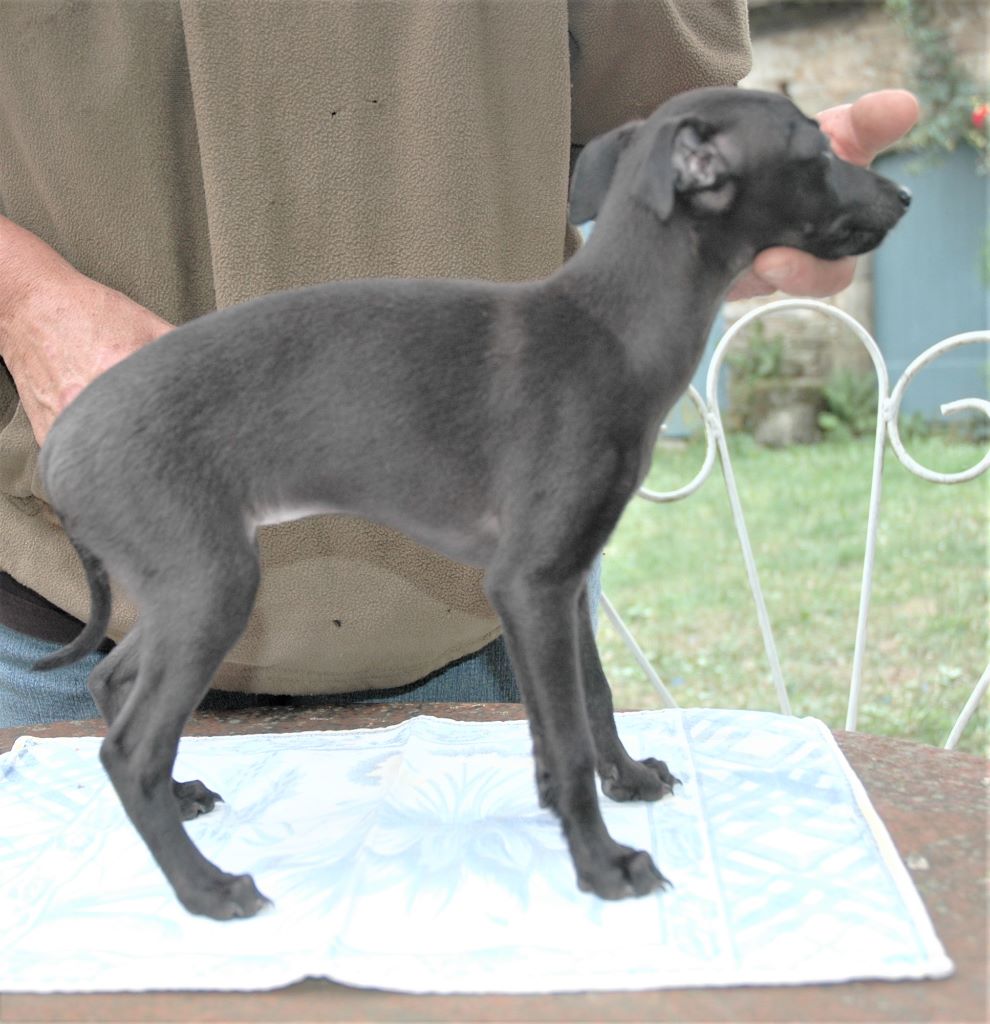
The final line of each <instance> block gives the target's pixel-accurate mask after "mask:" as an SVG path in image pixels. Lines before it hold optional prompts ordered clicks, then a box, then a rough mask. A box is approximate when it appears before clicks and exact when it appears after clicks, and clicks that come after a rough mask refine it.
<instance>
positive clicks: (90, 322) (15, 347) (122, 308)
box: [0, 217, 172, 443]
mask: <svg viewBox="0 0 990 1024" xmlns="http://www.w3.org/2000/svg"><path fill="white" fill-rule="evenodd" d="M171 326H172V325H171V324H169V323H167V322H166V321H165V320H163V319H162V318H161V317H159V316H157V315H156V314H154V313H153V312H151V310H148V309H145V308H144V307H143V306H139V305H138V304H137V303H135V302H133V301H132V300H131V299H129V298H127V296H125V295H122V294H121V293H120V292H118V291H115V290H114V289H112V288H108V287H107V286H106V285H103V284H100V282H98V281H94V280H93V279H92V278H89V277H86V276H85V275H84V274H80V273H79V272H78V271H77V270H76V269H75V268H74V267H72V266H71V264H69V263H68V262H67V261H66V260H65V259H63V258H62V257H61V256H60V255H59V254H58V253H57V252H56V251H55V250H54V249H52V248H51V247H50V246H49V245H47V244H46V243H45V242H43V241H42V240H41V239H40V238H38V237H37V236H36V235H34V234H32V233H31V232H30V231H27V230H25V229H24V228H22V227H19V226H18V225H17V224H14V223H13V222H12V221H10V220H8V219H7V218H4V217H0V358H2V359H3V362H4V363H5V365H6V367H7V370H8V372H9V373H10V375H11V377H12V378H13V380H14V384H15V385H16V387H17V391H18V395H19V396H20V399H21V402H22V403H23V405H24V410H25V412H26V413H27V416H28V419H29V421H30V423H31V426H32V428H33V430H34V433H35V437H36V438H37V439H38V442H39V443H40V442H41V441H43V440H44V437H45V435H46V434H47V433H48V430H49V428H50V427H51V425H52V423H53V422H54V420H55V417H56V416H57V415H58V414H59V413H60V412H61V411H62V409H64V408H65V406H66V405H68V404H69V402H70V401H72V399H73V398H74V397H75V396H76V395H77V394H78V393H79V392H80V391H81V390H82V389H83V388H84V387H85V386H86V385H87V384H88V383H89V382H90V381H91V380H93V378H94V377H97V376H98V375H99V374H100V373H102V372H103V371H104V370H106V369H109V367H110V366H112V365H113V364H114V363H116V362H119V361H120V360H121V359H123V358H124V357H125V356H127V355H129V354H130V353H131V352H133V351H134V350H135V349H137V348H140V347H141V346H142V345H145V344H147V342H149V341H151V340H153V339H154V338H157V337H158V336H159V335H161V334H164V333H165V332H166V331H168V330H170V329H171Z"/></svg>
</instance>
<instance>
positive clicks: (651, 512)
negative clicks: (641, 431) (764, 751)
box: [598, 435, 990, 753]
mask: <svg viewBox="0 0 990 1024" xmlns="http://www.w3.org/2000/svg"><path fill="white" fill-rule="evenodd" d="M908 447H909V450H910V451H911V454H912V455H914V457H915V458H916V459H917V460H918V461H919V462H920V463H921V464H922V465H924V466H927V467H928V468H930V469H936V470H941V471H955V470H961V469H965V468H968V467H969V466H972V465H974V464H975V463H976V462H978V461H979V459H980V458H981V457H982V456H983V454H984V452H985V451H986V448H985V447H984V446H982V445H973V444H968V443H963V442H956V441H949V440H946V439H942V438H928V439H921V440H918V441H916V442H914V443H913V444H910V445H909V446H908ZM730 450H731V452H732V458H733V466H734V468H735V472H736V478H737V481H738V485H739V489H740V493H741V496H742V502H743V508H744V511H745V513H746V521H747V524H748V526H749V531H750V537H751V539H752V543H753V548H754V552H755V555H756V560H757V565H758V568H759V571H760V579H761V582H762V584H763V591H764V595H765V597H766V602H767V606H768V608H769V612H770V617H771V620H772V623H773V627H774V633H775V636H776V639H777V644H778V649H779V651H780V659H781V663H782V666H783V671H784V677H785V679H786V680H787V684H788V690H789V692H790V697H791V703H792V705H793V710H794V712H795V713H796V714H798V715H814V716H816V717H818V718H821V719H823V720H824V721H826V722H827V723H828V724H829V725H831V726H833V727H840V728H841V727H842V725H843V722H844V718H845V706H846V699H847V695H848V690H849V678H850V675H851V671H852V657H853V645H854V642H855V633H856V615H857V610H858V603H859V587H860V578H861V571H862V560H863V551H864V546H865V542H866V514H867V506H868V501H869V489H870V475H871V466H872V440H871V441H868V442H866V441H848V442H842V443H839V442H836V443H827V444H820V445H815V446H810V447H800V448H790V449H785V450H767V449H763V448H760V447H758V446H757V445H756V444H755V443H753V442H752V441H751V440H750V439H749V438H748V437H746V436H744V435H739V436H735V437H733V438H731V439H730ZM703 455H704V449H703V445H702V444H700V443H684V444H678V443H672V442H670V443H662V444H661V445H660V446H659V447H658V448H657V451H656V453H655V455H654V459H653V468H652V471H651V473H650V476H649V478H648V479H647V486H649V487H651V488H653V489H655V490H670V489H674V488H676V487H680V486H682V485H683V484H685V483H687V482H688V481H689V480H690V479H691V478H693V476H694V475H695V473H696V472H697V470H698V468H699V467H700V466H701V463H702V459H703ZM988 483H990V474H984V476H982V477H979V478H977V479H976V480H974V481H970V482H969V483H965V484H958V485H951V486H950V485H946V484H933V483H929V482H927V481H925V480H921V479H919V478H917V477H915V476H913V475H912V474H910V473H909V472H908V471H907V470H906V469H904V467H903V466H902V465H901V464H900V462H899V461H898V460H897V458H896V456H895V455H894V454H893V452H892V451H890V450H889V449H888V451H887V457H886V464H885V470H884V483H883V501H882V504H881V514H880V532H879V536H878V544H877V556H876V567H875V573H874V587H873V599H872V603H871V614H870V628H869V635H868V643H867V656H866V661H865V667H864V674H863V692H862V700H861V706H860V718H859V728H860V729H861V730H864V731H868V732H874V733H882V734H887V735H893V736H903V737H907V738H912V739H915V740H919V741H922V742H925V743H932V744H937V745H941V744H942V743H943V742H944V741H945V737H946V736H947V734H948V731H949V729H950V728H951V725H952V723H953V722H954V721H955V718H956V716H957V715H958V713H959V711H960V710H961V709H962V706H963V704H964V702H965V700H966V697H967V696H968V695H969V693H970V691H971V689H972V687H973V685H974V684H975V682H976V680H977V679H978V678H979V676H980V673H981V672H982V671H983V669H984V667H985V666H986V663H987V659H988V607H987V597H988V590H987V585H988V561H987V541H988V502H987V497H988ZM604 566H605V567H604V588H605V592H606V593H607V594H608V596H609V598H610V599H611V601H612V603H613V604H614V605H615V607H616V609H617V610H618V611H619V613H620V615H621V616H622V617H623V619H624V621H625V622H626V625H627V626H629V628H630V629H631V631H632V632H633V634H634V636H635V637H636V639H637V641H638V643H639V644H640V646H641V647H642V648H643V650H644V651H645V652H646V654H647V656H648V657H649V658H650V661H651V663H652V664H653V666H654V668H655V669H656V670H657V672H658V673H659V675H660V676H661V678H662V679H663V680H664V682H665V683H666V685H667V686H668V688H669V689H670V690H671V692H672V693H673V695H674V697H675V698H676V700H677V701H678V703H679V704H681V705H682V706H709V707H718V706H722V707H748V708H764V709H768V710H776V707H777V705H776V698H775V695H774V691H773V685H772V683H771V680H770V672H769V668H768V665H767V660H766V656H765V654H764V651H763V642H762V638H761V636H760V631H759V626H758V623H757V619H756V610H755V606H754V604H753V601H752V597H751V595H750V591H749V586H748V583H747V580H746V573H745V568H744V566H743V561H742V555H741V551H740V547H739V542H738V539H737V537H736V532H735V527H734V524H733V522H732V516H731V513H730V510H729V503H728V497H727V495H726V491H725V485H724V483H723V480H722V476H721V472H720V469H719V467H718V465H717V464H716V467H715V469H714V470H713V473H712V475H711V476H710V477H709V479H708V481H707V482H706V483H705V484H704V486H703V487H702V488H701V490H700V491H699V492H697V493H696V494H695V495H693V496H692V497H689V498H687V499H685V500H683V501H680V502H676V503H673V504H668V505H657V504H654V503H651V502H647V501H644V500H642V499H638V498H637V499H636V500H634V501H633V502H632V503H631V504H630V506H629V507H628V509H627V510H626V512H625V515H624V517H623V519H622V521H621V523H620V524H619V527H618V529H617V531H616V533H615V535H614V536H613V537H612V539H611V540H610V542H609V544H608V547H607V548H606V552H605V562H604ZM598 635H599V641H600V644H601V648H602V659H603V662H604V664H605V668H606V671H607V672H608V674H609V678H610V680H611V682H612V687H613V690H614V692H615V703H616V707H618V708H643V707H658V706H660V701H659V698H658V696H657V695H656V693H655V691H654V690H653V688H652V687H651V686H650V684H649V682H648V681H647V680H646V678H645V676H644V675H643V673H642V671H641V670H640V669H639V667H638V666H637V665H636V664H635V662H634V661H633V660H632V658H631V657H630V655H629V654H628V652H627V650H626V648H625V645H624V644H623V643H622V641H621V640H620V639H619V637H618V635H617V634H616V633H615V631H614V629H613V628H612V626H611V624H610V623H609V622H608V621H607V620H606V619H604V617H603V619H602V621H601V623H600V625H599V631H598ZM987 741H988V713H987V702H984V706H983V708H981V710H980V711H979V712H978V713H977V716H976V717H975V718H974V719H973V721H972V722H971V723H970V725H969V728H968V729H967V731H966V733H965V734H964V736H963V739H962V741H961V742H960V744H959V748H960V749H962V750H969V751H978V752H981V753H982V752H985V751H986V748H987Z"/></svg>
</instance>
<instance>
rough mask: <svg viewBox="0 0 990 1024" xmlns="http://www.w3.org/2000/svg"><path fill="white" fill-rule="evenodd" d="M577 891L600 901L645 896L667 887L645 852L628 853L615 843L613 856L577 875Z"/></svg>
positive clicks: (666, 881)
mask: <svg viewBox="0 0 990 1024" xmlns="http://www.w3.org/2000/svg"><path fill="white" fill-rule="evenodd" d="M578 888H580V889H582V890H583V891H584V892H593V893H594V894H595V895H596V896H600V897H601V898H602V899H603V900H621V899H624V898H625V897H626V896H646V895H648V894H649V893H651V892H656V891H657V890H658V889H668V888H670V881H669V880H668V879H666V878H664V876H663V875H662V874H661V873H660V870H659V868H657V866H656V864H654V863H653V858H652V857H651V856H650V855H649V854H648V853H647V852H646V851H645V850H632V849H630V848H629V847H628V846H619V845H618V844H616V853H614V854H613V855H612V856H611V857H608V858H606V859H605V861H604V863H602V864H601V865H600V866H598V867H595V868H594V869H591V870H585V871H583V872H579V873H578Z"/></svg>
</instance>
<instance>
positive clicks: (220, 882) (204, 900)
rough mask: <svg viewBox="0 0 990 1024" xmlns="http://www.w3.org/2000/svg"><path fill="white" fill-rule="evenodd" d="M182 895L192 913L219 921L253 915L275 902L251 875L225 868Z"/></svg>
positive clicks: (185, 904)
mask: <svg viewBox="0 0 990 1024" xmlns="http://www.w3.org/2000/svg"><path fill="white" fill-rule="evenodd" d="M178 895H179V899H180V901H181V902H182V905H183V906H184V907H185V908H186V910H188V911H189V912H190V913H192V914H200V915H202V916H203V917H212V918H214V919H216V920H217V921H229V920H231V919H232V918H235V917H253V916H254V915H255V914H257V913H258V911H259V910H263V909H264V908H265V907H268V906H271V902H272V901H271V900H270V899H268V897H267V896H263V895H262V894H261V893H260V892H259V891H258V887H257V886H256V885H255V884H254V879H253V878H252V877H251V876H250V875H228V874H225V873H224V872H222V871H218V872H217V874H216V877H215V878H212V879H211V880H210V881H209V882H207V883H206V884H204V885H203V886H202V887H198V888H196V889H195V890H190V891H187V892H184V893H179V894H178Z"/></svg>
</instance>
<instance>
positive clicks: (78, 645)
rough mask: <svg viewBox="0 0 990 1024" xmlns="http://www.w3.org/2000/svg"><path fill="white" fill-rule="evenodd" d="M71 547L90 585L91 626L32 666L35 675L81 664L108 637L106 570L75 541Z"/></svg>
mask: <svg viewBox="0 0 990 1024" xmlns="http://www.w3.org/2000/svg"><path fill="white" fill-rule="evenodd" d="M70 539H71V538H70ZM72 545H73V547H74V548H75V549H76V552H77V553H78V555H79V558H80V560H81V561H82V564H83V568H84V569H85V570H86V582H87V583H89V599H90V612H89V622H87V623H86V625H85V626H83V628H82V632H81V633H80V634H79V635H78V636H77V637H76V638H75V640H73V641H72V642H71V643H70V644H68V645H67V646H65V647H63V648H62V649H61V650H58V651H56V652H55V653H54V654H49V655H48V657H47V658H41V659H40V660H39V661H36V662H35V663H34V666H33V667H34V669H35V671H39V672H47V671H48V670H49V669H53V668H61V667H62V666H63V665H71V664H72V662H74V661H78V660H79V659H80V658H82V657H83V656H84V655H86V654H89V652H90V651H93V650H95V649H96V648H97V647H99V645H100V644H101V643H102V641H103V638H104V637H105V636H106V632H107V624H108V623H109V622H110V607H111V603H112V599H111V596H110V580H109V578H108V576H107V573H106V569H104V568H103V563H102V562H101V561H100V560H99V559H98V558H97V557H96V555H94V554H93V553H92V552H91V551H88V550H87V549H86V548H84V547H83V546H82V545H81V544H77V543H76V542H75V541H73V542H72Z"/></svg>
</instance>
